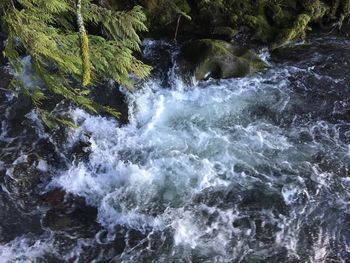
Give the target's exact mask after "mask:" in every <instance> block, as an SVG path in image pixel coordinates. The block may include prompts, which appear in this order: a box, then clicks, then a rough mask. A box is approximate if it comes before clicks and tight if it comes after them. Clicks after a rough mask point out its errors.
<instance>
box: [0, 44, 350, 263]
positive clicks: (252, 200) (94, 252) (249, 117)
mask: <svg viewBox="0 0 350 263" xmlns="http://www.w3.org/2000/svg"><path fill="white" fill-rule="evenodd" d="M159 49H161V50H163V51H164V50H165V51H164V52H169V54H173V52H174V51H173V50H172V49H173V48H172V47H171V46H170V45H167V44H166V43H162V42H160V43H159V42H153V41H148V42H147V47H146V56H147V57H150V58H154V59H155V60H156V61H157V55H158V53H157V50H159ZM163 55H164V54H163ZM265 55H266V54H265ZM169 57H170V58H168V59H171V55H170V56H169ZM158 59H159V58H158ZM267 60H268V62H269V64H270V67H269V69H267V70H266V71H265V72H261V73H259V74H256V75H253V76H249V77H246V78H241V79H230V80H222V81H215V80H210V81H207V82H204V83H195V84H192V85H189V84H185V83H183V82H182V81H181V80H180V78H179V77H178V75H177V74H176V69H174V68H171V69H169V71H168V70H164V69H161V70H158V73H159V72H160V74H158V75H159V76H158V75H157V74H155V75H156V77H154V79H152V80H149V81H148V82H147V83H145V84H143V85H142V89H141V90H140V91H138V92H136V93H134V94H129V93H127V99H128V104H129V107H130V109H129V114H130V116H129V118H130V123H129V124H127V125H124V126H123V125H120V124H119V123H118V121H116V120H113V119H110V118H105V117H100V116H92V115H89V114H88V113H86V112H84V111H83V110H80V109H72V111H71V114H72V116H73V118H74V120H75V121H76V122H77V123H78V124H79V125H80V127H79V128H78V129H76V130H70V131H69V132H68V134H67V138H66V139H65V140H63V141H62V140H59V139H57V137H55V134H48V133H45V132H44V131H43V128H42V126H41V125H40V123H39V122H38V120H37V118H36V116H35V114H34V113H33V112H31V113H29V114H27V115H26V118H24V124H23V123H22V126H25V127H29V128H28V129H27V130H26V131H25V132H23V131H22V130H21V131H18V132H17V133H20V134H15V135H11V134H9V133H8V130H11V129H10V128H8V127H7V126H8V124H7V123H6V121H5V119H4V121H3V129H2V135H1V139H0V140H1V143H2V144H3V145H4V146H6V147H4V148H3V149H2V151H3V152H2V158H3V159H4V160H3V163H4V169H3V170H4V172H3V178H2V179H1V180H2V189H3V192H2V193H1V195H2V196H3V197H1V198H2V199H1V202H4V204H5V205H4V207H7V208H8V211H7V212H6V213H5V212H4V211H5V210H3V213H4V214H2V215H1V220H3V222H6V223H3V224H1V223H0V233H1V232H2V231H3V232H5V233H6V232H7V231H8V228H10V227H13V228H14V229H15V231H16V234H15V235H13V236H12V238H10V236H11V235H10V234H7V235H8V236H9V238H7V239H4V240H3V241H2V242H3V243H2V245H1V246H0V261H1V260H3V262H17V261H19V262H61V261H69V262H90V261H94V262H349V260H350V248H349V245H350V179H349V175H350V174H349V168H350V167H349V165H350V99H349V98H350V88H349V83H350V82H349V81H350V64H348V63H350V42H349V41H346V40H343V39H332V38H329V39H324V40H314V41H313V42H312V43H310V44H300V45H297V46H295V47H293V48H291V49H288V50H284V51H281V52H279V53H277V54H272V56H271V57H268V58H267ZM156 71H157V69H156ZM164 71H165V72H164ZM165 73H166V74H165ZM30 134H34V135H32V136H33V137H38V138H41V139H40V140H44V141H46V142H47V144H49V145H50V147H52V149H51V151H50V150H46V151H48V152H51V155H50V154H48V153H45V152H44V153H42V154H39V155H40V157H41V158H40V159H38V160H37V161H36V162H32V163H31V165H28V166H30V167H33V166H35V168H36V171H39V172H38V173H39V175H38V176H40V174H41V176H42V177H43V178H44V179H41V180H40V183H39V186H38V185H36V186H35V187H32V188H30V189H27V188H25V189H22V188H21V187H20V186H22V185H23V184H14V183H13V182H12V181H13V180H15V181H16V180H17V181H18V180H23V178H21V176H18V175H16V174H15V171H16V170H14V167H16V165H18V163H30V160H28V159H30V156H31V154H32V153H31V150H30V149H40V148H41V147H47V146H45V145H44V146H40V144H39V146H38V141H36V140H34V139H32V140H31V139H27V138H26V136H29V135H30ZM11 140H17V145H18V146H19V147H17V148H15V146H14V145H12V144H11V142H12V141H11ZM25 140H29V141H30V143H31V144H30V145H29V146H25V142H24V141H25ZM33 141H34V142H33ZM33 144H35V145H33ZM21 145H22V149H21V147H20V146H21ZM76 145H83V147H81V148H80V150H79V154H73V153H72V152H74V150H73V149H74V147H76ZM11 147H12V148H11ZM27 148H28V150H23V149H27ZM35 151H36V150H35ZM4 152H6V153H8V152H11V153H12V154H13V155H14V156H15V158H12V159H15V162H13V163H11V164H10V163H6V160H5V158H4V157H5V156H7V155H4ZM53 155H54V156H53ZM79 156H80V157H79ZM53 159H54V160H56V161H55V162H53ZM57 159H58V160H61V161H57ZM50 163H55V165H50ZM5 164H6V165H5ZM13 185H14V187H11V186H13ZM57 188H60V189H63V190H64V191H65V192H67V193H70V194H72V196H74V198H77V199H79V197H80V198H82V200H85V202H86V205H85V204H78V205H76V206H77V207H78V208H79V209H78V210H79V213H76V212H74V211H72V212H71V213H73V216H71V217H69V219H70V220H72V221H74V220H78V221H79V222H80V223H79V224H78V226H76V224H73V223H71V221H69V220H68V219H65V220H66V221H63V223H62V222H61V223H60V224H63V225H65V227H62V226H61V227H60V228H59V229H55V228H54V227H52V224H49V223H47V222H46V221H48V220H50V219H47V218H48V214H47V213H49V211H48V208H47V207H46V206H45V205H43V204H42V203H41V202H40V201H32V202H33V203H34V204H23V205H20V206H18V204H17V202H26V201H25V200H27V199H28V198H24V197H23V196H21V195H29V196H31V195H34V196H37V195H38V194H39V193H41V194H42V193H44V192H49V191H50V190H52V189H57ZM20 190H22V191H24V192H23V193H21V192H20ZM79 200H80V199H79ZM79 202H81V201H79ZM0 206H2V203H0ZM11 206H14V207H16V208H15V209H13V210H11ZM76 206H74V207H76ZM60 209H61V208H60ZM70 209H72V208H70ZM85 209H87V210H88V211H87V212H86V211H85ZM58 210H59V209H58ZM12 211H13V212H12ZM59 211H61V210H59ZM0 213H1V212H0ZM15 213H19V214H20V216H19V217H18V218H19V219H18V220H16V216H15ZM60 213H62V214H69V212H67V211H64V208H62V211H61V212H57V214H54V216H53V217H55V216H57V217H60ZM74 213H76V214H74ZM12 217H13V219H12ZM76 218H78V219H76ZM11 220H12V221H11ZM51 220H52V219H51ZM10 222H13V224H12V225H11V223H10ZM26 222H28V224H27V225H26ZM45 222H46V223H45ZM81 222H83V223H81ZM71 224H72V225H73V226H71ZM6 229H7V230H6ZM10 232H11V231H10ZM0 241H1V240H0ZM332 260H333V261H332Z"/></svg>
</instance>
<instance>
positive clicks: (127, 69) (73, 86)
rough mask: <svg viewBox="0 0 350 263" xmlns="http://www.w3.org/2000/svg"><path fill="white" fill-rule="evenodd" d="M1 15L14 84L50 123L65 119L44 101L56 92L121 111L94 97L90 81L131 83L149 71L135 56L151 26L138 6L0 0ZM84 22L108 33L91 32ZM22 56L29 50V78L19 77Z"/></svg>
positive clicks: (85, 0)
mask: <svg viewBox="0 0 350 263" xmlns="http://www.w3.org/2000/svg"><path fill="white" fill-rule="evenodd" d="M0 15H1V16H2V23H3V26H4V28H5V29H6V30H7V34H8V39H7V41H6V47H5V51H4V55H5V56H6V57H7V58H8V60H9V63H10V65H11V67H12V68H13V69H14V70H15V72H16V74H15V75H16V76H17V77H15V78H14V80H13V81H12V85H11V86H12V87H14V88H16V89H18V88H21V90H22V91H24V92H25V93H26V94H28V95H29V96H30V97H31V98H32V101H33V103H34V105H35V106H36V108H37V109H38V111H39V112H40V113H41V116H42V119H43V121H44V122H45V123H46V124H47V125H48V126H53V125H54V123H55V121H60V122H66V121H65V120H63V119H61V118H58V117H57V116H55V115H54V114H52V113H49V112H47V111H45V110H44V109H43V107H42V106H43V102H45V101H46V100H48V99H50V98H51V97H57V96H61V97H62V98H64V99H66V100H68V101H70V102H73V103H75V104H77V105H79V106H82V107H84V108H85V109H87V110H89V111H92V112H99V111H105V112H107V113H109V114H112V115H114V116H116V117H118V116H119V113H118V112H116V111H115V110H113V109H112V108H110V107H103V106H100V105H99V104H97V103H95V102H94V101H93V100H92V99H91V97H90V96H89V94H90V91H91V86H93V85H96V84H97V83H98V82H100V81H103V80H106V79H113V80H115V81H116V82H118V83H119V84H121V85H124V86H126V87H127V88H132V86H133V85H132V81H131V80H130V79H131V78H130V76H135V77H138V78H144V77H146V76H147V75H148V74H149V72H150V67H149V66H147V65H145V64H143V63H142V62H141V61H139V60H138V59H136V58H135V57H134V56H133V53H134V52H135V51H139V50H140V48H139V45H140V38H139V36H138V33H139V32H141V31H146V30H147V28H146V27H145V25H144V22H145V20H146V17H145V15H144V13H143V12H142V10H141V8H140V7H138V6H136V7H134V8H133V9H132V10H130V11H114V10H110V9H106V8H104V7H102V6H99V5H96V4H94V3H92V1H91V0H1V2H0ZM86 26H90V27H92V28H95V29H96V28H97V29H98V30H95V31H98V32H103V33H104V35H98V34H88V33H87V30H86ZM24 56H29V58H30V63H31V68H32V69H33V70H34V73H35V74H31V80H30V81H28V80H27V79H25V80H24V78H21V77H20V76H21V75H22V74H23V71H24V69H25V67H24V65H23V63H22V59H23V57H24ZM89 84H90V85H89Z"/></svg>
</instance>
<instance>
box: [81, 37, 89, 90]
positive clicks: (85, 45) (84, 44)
mask: <svg viewBox="0 0 350 263" xmlns="http://www.w3.org/2000/svg"><path fill="white" fill-rule="evenodd" d="M80 38H81V39H80V41H81V55H82V61H83V78H82V86H83V87H85V86H87V85H89V84H90V81H91V62H90V56H89V38H88V36H87V34H86V32H83V33H82V34H81V36H80Z"/></svg>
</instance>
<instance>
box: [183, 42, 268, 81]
mask: <svg viewBox="0 0 350 263" xmlns="http://www.w3.org/2000/svg"><path fill="white" fill-rule="evenodd" d="M178 64H179V66H180V70H181V72H182V73H184V74H187V75H188V74H194V76H195V78H196V79H197V80H205V79H208V78H215V79H227V78H236V77H244V76H247V75H249V74H252V73H255V72H257V71H259V70H262V69H264V68H265V67H266V63H265V62H263V61H262V60H261V59H260V58H259V57H258V56H257V55H256V54H254V52H252V51H250V50H248V49H246V48H243V47H241V46H239V45H237V44H234V43H230V42H226V41H223V40H212V39H201V40H195V41H190V42H188V43H186V44H184V46H183V47H182V49H181V53H180V55H179V59H178Z"/></svg>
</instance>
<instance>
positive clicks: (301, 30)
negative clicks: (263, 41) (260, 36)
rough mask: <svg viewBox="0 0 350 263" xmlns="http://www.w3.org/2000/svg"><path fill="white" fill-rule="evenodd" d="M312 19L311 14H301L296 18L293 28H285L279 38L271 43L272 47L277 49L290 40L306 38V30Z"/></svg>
mask: <svg viewBox="0 0 350 263" xmlns="http://www.w3.org/2000/svg"><path fill="white" fill-rule="evenodd" d="M310 21H311V16H310V15H308V14H301V15H299V16H298V17H297V19H296V20H295V22H294V24H293V26H292V27H291V28H288V29H285V30H284V31H283V32H282V33H281V34H280V36H279V38H278V39H277V40H276V41H275V42H274V43H273V44H272V45H271V49H272V50H274V49H277V48H279V47H282V46H284V45H285V44H287V43H288V42H290V41H292V40H294V39H296V38H297V37H301V38H304V37H305V31H306V29H307V26H308V24H309V22H310Z"/></svg>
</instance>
